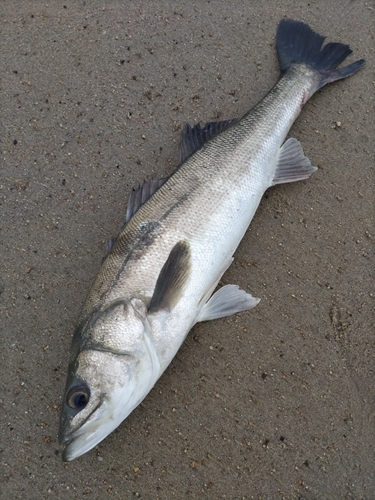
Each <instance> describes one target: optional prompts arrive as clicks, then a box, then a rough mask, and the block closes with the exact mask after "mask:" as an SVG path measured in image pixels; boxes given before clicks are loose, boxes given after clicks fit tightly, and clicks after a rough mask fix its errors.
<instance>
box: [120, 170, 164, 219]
mask: <svg viewBox="0 0 375 500" xmlns="http://www.w3.org/2000/svg"><path fill="white" fill-rule="evenodd" d="M165 181H166V178H164V179H151V180H149V181H143V184H142V185H139V186H138V187H137V188H133V189H132V192H131V193H130V196H129V201H128V208H127V210H126V221H125V222H128V221H129V220H130V219H131V218H132V217H133V215H134V214H135V213H136V212H137V210H138V209H139V207H140V206H141V205H143V203H145V202H146V201H147V200H148V199H149V198H151V196H152V195H153V194H154V193H155V191H157V190H158V189H159V188H160V186H162V185H163V184H164V182H165Z"/></svg>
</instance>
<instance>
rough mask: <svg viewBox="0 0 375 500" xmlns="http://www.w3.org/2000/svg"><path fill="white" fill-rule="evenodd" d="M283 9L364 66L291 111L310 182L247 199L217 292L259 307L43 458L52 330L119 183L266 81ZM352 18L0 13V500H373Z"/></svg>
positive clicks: (367, 24) (158, 164)
mask: <svg viewBox="0 0 375 500" xmlns="http://www.w3.org/2000/svg"><path fill="white" fill-rule="evenodd" d="M283 17H290V18H294V19H297V20H301V21H304V22H306V23H308V24H309V25H310V26H311V28H312V29H314V30H315V31H317V32H318V33H320V34H322V35H325V36H327V42H342V43H347V44H349V45H350V47H351V49H352V50H353V55H352V56H351V57H350V58H349V59H348V62H349V63H350V62H353V61H355V60H357V59H361V58H364V59H366V62H367V64H366V67H365V68H364V69H363V70H362V71H361V72H360V73H358V74H356V75H354V76H353V77H351V78H348V79H345V80H342V81H339V82H336V83H333V84H331V85H328V86H326V87H324V88H323V89H321V91H319V92H317V93H316V95H315V96H313V97H312V99H311V100H310V101H309V102H308V103H307V105H306V106H305V107H304V109H303V111H302V113H301V115H300V117H299V118H298V120H297V121H296V122H295V124H294V125H293V127H292V129H291V132H290V136H291V137H295V138H297V139H298V140H299V141H300V142H301V144H302V146H303V149H304V152H305V154H306V156H307V157H308V158H309V159H310V160H311V162H312V164H313V165H316V166H318V171H317V172H316V173H315V174H314V175H313V176H312V177H311V178H310V179H309V180H308V181H303V182H298V183H294V184H285V185H280V186H276V187H273V188H271V189H269V190H268V191H267V192H266V195H265V197H264V198H263V200H262V202H261V205H260V207H259V209H258V212H257V214H256V216H255V218H254V220H253V222H252V224H251V226H250V228H249V230H248V232H247V233H246V235H245V237H244V239H243V241H242V243H241V245H240V247H239V248H238V250H237V252H236V254H235V260H234V262H233V264H232V266H231V267H230V268H229V270H228V271H227V272H226V273H225V275H224V276H223V278H222V280H221V284H228V283H235V284H237V285H239V286H240V287H241V288H242V289H244V290H246V291H248V292H249V293H252V294H253V295H254V296H256V297H259V298H261V302H260V304H259V305H258V306H257V307H256V308H255V309H253V310H251V311H248V312H245V313H241V314H237V315H236V316H233V317H229V318H224V319H220V320H216V321H213V322H207V323H201V324H198V325H197V326H195V327H194V329H193V330H192V331H191V332H190V334H189V335H188V337H187V339H186V341H185V343H184V344H183V346H182V347H181V349H180V350H179V352H178V354H177V356H176V357H175V359H174V360H173V362H172V363H171V365H170V366H169V368H168V369H167V370H166V372H165V373H164V374H163V376H162V377H161V379H160V380H159V381H158V383H157V384H156V386H155V388H154V389H153V390H152V391H151V393H150V394H149V395H148V396H147V398H146V399H145V400H144V402H143V403H142V404H141V405H140V406H139V407H138V408H137V409H136V410H135V411H134V412H133V413H132V414H131V415H130V416H129V417H128V418H127V419H126V420H125V421H124V422H123V423H122V424H121V425H120V426H119V427H118V428H117V429H116V430H115V431H114V432H113V433H112V434H110V435H109V436H108V437H107V438H106V439H105V440H104V441H102V442H101V443H100V444H99V445H98V446H97V447H95V449H93V450H92V451H90V452H89V453H87V454H85V455H83V456H81V457H79V458H78V459H77V460H75V461H73V462H71V463H63V462H62V460H61V448H60V447H59V445H58V440H57V430H58V420H59V411H60V406H61V402H62V396H63V392H64V387H65V377H66V370H67V366H68V356H69V349H70V341H71V336H72V333H73V330H74V324H75V321H76V319H77V317H78V315H79V311H80V308H81V307H82V305H83V302H84V299H85V296H86V294H87V293H88V291H89V288H90V285H91V283H92V281H93V279H94V277H95V275H96V273H97V271H98V269H99V266H100V263H101V259H102V257H103V256H104V254H105V242H106V240H107V239H108V238H109V237H111V236H114V235H116V234H117V232H118V231H119V229H120V228H121V226H122V224H123V222H124V218H125V213H126V205H127V199H128V196H129V193H130V191H131V189H132V187H133V186H137V185H138V184H139V183H140V182H142V181H143V180H144V179H150V178H151V177H154V178H161V177H165V176H166V175H168V174H169V173H170V172H171V171H172V169H173V168H174V167H175V165H176V164H177V163H178V156H179V142H180V135H181V130H182V128H183V125H184V123H185V122H189V123H191V124H194V123H197V122H201V123H202V124H203V123H205V122H206V121H215V120H228V119H232V118H236V117H240V116H242V115H243V114H244V113H245V112H246V111H247V110H248V109H250V108H251V107H252V106H253V105H254V104H256V103H257V102H258V101H259V100H260V99H261V98H262V97H263V96H264V95H265V94H266V93H267V92H268V91H269V90H270V88H271V87H272V86H273V85H274V83H275V82H276V80H277V78H278V75H279V65H278V61H277V54H276V45H275V35H276V29H277V25H278V22H279V21H280V20H281V19H282V18H283ZM374 20H375V16H374V3H373V2H361V1H349V2H342V3H339V2H309V3H307V2H297V1H295V0H293V1H283V2H281V1H269V2H223V1H221V0H218V1H215V2H190V3H189V2H179V1H177V2H120V1H110V2H83V1H81V2H65V3H64V2H39V1H35V2H26V1H19V2H15V1H11V0H5V1H3V2H2V5H1V62H2V64H1V68H2V78H1V83H2V85H1V122H2V123H1V124H2V127H1V171H0V188H1V198H2V205H1V246H0V251H1V274H0V279H1V281H0V292H1V295H0V298H1V302H0V308H1V309H0V310H1V326H0V328H1V336H0V340H1V358H2V359H1V368H0V370H1V372H0V379H1V384H2V394H1V409H2V419H1V423H0V426H1V444H0V446H1V469H2V470H1V486H0V498H4V499H25V498H27V499H34V498H35V499H46V498H52V497H54V498H59V499H82V498H86V497H89V498H91V499H103V498H114V497H117V498H124V499H128V498H129V499H130V498H143V499H145V500H149V499H155V500H157V499H160V500H162V499H174V498H176V499H185V498H186V499H204V498H207V499H246V500H247V499H257V500H266V499H296V500H297V499H301V500H302V499H304V500H314V499H369V500H371V499H372V498H374V496H375V493H374V492H375V451H374V441H375V425H374V417H375V411H374V407H375V406H374V403H375V401H374V399H375V385H374V366H375V345H374V344H375V342H374V331H375V325H374V293H375V291H374V280H373V278H374V277H373V266H374V258H373V249H374V243H373V241H374V240H373V238H374V202H373V199H374V153H373V151H374V149H373V138H374V135H375V134H374V132H375V130H374V128H375V127H374V80H375V74H374ZM188 216H189V214H186V217H188Z"/></svg>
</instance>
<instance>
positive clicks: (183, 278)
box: [59, 18, 365, 461]
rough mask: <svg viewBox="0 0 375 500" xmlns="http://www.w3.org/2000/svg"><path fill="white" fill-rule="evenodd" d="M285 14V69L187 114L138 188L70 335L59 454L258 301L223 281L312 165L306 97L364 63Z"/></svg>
mask: <svg viewBox="0 0 375 500" xmlns="http://www.w3.org/2000/svg"><path fill="white" fill-rule="evenodd" d="M324 40H325V37H323V36H321V35H319V34H318V33H316V32H314V31H313V30H312V29H311V28H310V27H309V26H308V25H307V24H304V23H303V22H300V21H296V20H293V19H286V18H285V19H282V20H281V21H280V23H279V25H278V28H277V34H276V42H277V52H278V57H279V62H280V68H281V72H280V78H279V79H278V81H277V83H276V84H275V85H274V87H273V88H272V89H271V90H270V91H269V93H268V94H267V95H266V96H265V97H264V98H263V99H262V100H261V101H260V102H259V103H258V104H256V105H255V106H254V107H253V108H252V109H250V111H248V112H247V113H246V114H245V115H244V116H243V117H242V118H241V119H231V120H227V121H221V122H209V123H207V124H206V125H205V126H201V125H200V124H196V125H194V126H190V125H188V124H186V125H185V126H184V129H183V133H182V139H181V150H180V162H179V165H178V166H177V167H176V168H175V170H174V171H173V172H172V174H171V175H170V176H169V177H167V178H166V179H151V180H150V181H148V182H144V183H143V184H142V185H140V186H139V187H138V188H136V189H133V191H132V192H131V194H130V198H129V203H128V209H127V213H126V221H125V224H124V226H123V227H122V229H121V230H120V232H119V234H118V236H117V237H116V238H114V239H112V240H110V243H109V248H108V254H107V255H106V256H105V257H104V259H103V262H102V264H101V267H100V270H99V273H98V275H97V277H96V279H95V281H94V283H93V285H92V287H91V290H90V291H89V294H88V296H87V299H86V301H85V303H84V305H83V307H82V311H81V313H80V316H79V318H78V321H77V324H76V328H75V331H74V334H73V338H72V345H71V351H70V359H69V366H68V372H67V382H66V388H65V393H64V396H63V401H62V406H61V415H60V428H59V441H60V444H61V445H62V447H63V453H62V459H63V460H64V461H71V460H74V459H76V458H77V457H79V456H81V455H82V454H84V453H86V452H88V451H89V450H91V449H92V448H93V447H94V446H96V445H97V444H98V443H100V442H101V441H102V440H103V439H104V438H105V437H106V436H108V434H110V433H111V432H112V431H113V430H114V429H115V428H116V427H118V426H119V425H120V423H121V422H122V421H123V420H124V419H125V418H126V417H127V416H128V415H129V414H130V413H131V412H132V411H133V410H134V409H135V408H136V407H137V406H138V405H139V404H140V403H141V401H143V399H144V398H145V397H146V396H147V394H148V393H149V392H150V391H151V389H152V388H153V386H154V385H155V383H156V381H157V380H158V379H159V377H160V376H161V375H162V373H163V372H164V371H165V369H166V368H167V366H168V365H169V364H170V362H171V361H172V359H173V358H174V356H175V355H176V353H177V351H178V349H179V348H180V346H181V344H182V343H183V342H184V339H185V338H186V336H187V334H188V332H189V331H190V330H191V329H192V327H193V326H194V325H195V324H196V323H198V322H201V321H210V320H215V319H218V318H223V317H225V316H229V315H232V314H236V313H240V312H242V311H247V310H250V309H252V308H253V307H255V306H256V305H257V304H258V302H259V299H258V298H255V297H253V296H252V295H251V294H250V293H248V292H246V291H244V290H241V289H240V288H239V287H238V286H237V285H232V284H229V285H225V286H222V287H221V288H219V289H218V290H217V291H215V290H216V288H217V285H218V284H219V281H220V279H221V277H222V275H223V274H224V273H225V271H226V270H227V269H228V267H229V266H230V265H231V263H232V261H233V255H234V253H235V250H236V248H237V246H238V245H239V243H240V241H241V240H242V238H243V236H244V234H245V232H246V230H247V228H248V226H249V224H250V222H251V220H252V218H253V216H254V214H255V212H256V210H257V207H258V205H259V203H260V200H261V198H262V196H263V194H264V192H265V191H266V190H267V189H268V188H270V187H271V186H275V185H278V184H282V183H286V182H295V181H300V180H306V179H308V178H309V177H310V175H311V174H312V173H313V172H315V171H316V170H317V169H316V167H314V166H312V164H311V163H310V161H309V159H308V158H306V157H305V155H304V153H303V150H302V146H301V144H300V142H299V141H297V140H296V139H294V138H289V139H287V140H285V139H286V137H287V134H288V132H289V129H290V128H291V126H292V124H293V122H294V121H295V119H296V118H297V116H298V115H299V113H300V112H301V110H302V108H303V106H304V105H305V104H306V102H307V101H308V99H309V98H310V97H311V96H312V95H313V94H314V93H315V92H316V91H317V90H318V89H320V88H321V87H323V86H324V85H326V84H328V83H331V82H334V81H336V80H340V79H342V78H346V77H348V76H351V75H353V74H354V73H356V72H357V71H359V70H360V69H361V68H362V67H363V66H364V64H365V61H364V60H363V59H361V60H358V61H356V62H353V63H351V64H349V65H348V66H344V67H340V68H339V67H338V66H339V65H340V64H341V63H342V62H343V61H344V60H345V59H346V58H347V57H348V56H349V55H350V54H351V53H352V51H351V50H350V48H349V46H348V45H344V44H342V43H327V44H325V45H324Z"/></svg>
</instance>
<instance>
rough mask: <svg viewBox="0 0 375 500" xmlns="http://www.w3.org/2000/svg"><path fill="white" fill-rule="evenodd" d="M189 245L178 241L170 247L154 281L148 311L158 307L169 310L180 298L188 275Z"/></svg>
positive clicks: (189, 266)
mask: <svg viewBox="0 0 375 500" xmlns="http://www.w3.org/2000/svg"><path fill="white" fill-rule="evenodd" d="M190 268H191V262H190V247H189V244H188V242H187V241H179V242H178V243H176V244H175V246H174V247H173V248H172V250H171V252H170V254H169V256H168V259H167V261H166V263H165V264H164V266H163V267H162V269H161V271H160V274H159V277H158V279H157V281H156V285H155V290H154V294H153V296H152V299H151V302H150V305H149V308H148V310H149V313H150V314H152V313H154V312H156V311H158V310H159V309H166V310H168V311H170V310H171V309H173V306H174V305H175V304H176V303H177V302H178V300H179V299H180V297H181V295H182V293H183V290H184V286H185V284H186V281H187V279H188V278H189V275H190Z"/></svg>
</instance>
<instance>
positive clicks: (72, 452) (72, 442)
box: [59, 401, 107, 462]
mask: <svg viewBox="0 0 375 500" xmlns="http://www.w3.org/2000/svg"><path fill="white" fill-rule="evenodd" d="M103 403H104V401H100V402H99V403H98V404H97V405H96V407H95V408H94V409H93V410H92V412H91V413H90V414H89V415H88V416H87V418H86V420H85V422H84V423H83V424H81V425H80V426H79V427H78V428H77V429H76V430H74V431H72V432H69V434H67V435H65V434H64V433H63V432H62V431H61V432H60V435H59V442H60V445H61V446H63V447H64V450H63V452H62V459H63V461H64V462H70V461H71V460H74V459H75V458H77V457H79V456H80V455H83V454H84V453H86V452H87V451H89V450H91V448H93V447H94V446H95V445H96V444H98V443H99V442H100V441H101V440H102V439H103V437H102V433H100V432H99V433H98V432H97V431H98V429H100V428H101V427H102V426H103V418H104V415H105V413H106V406H107V405H106V404H104V405H103ZM98 434H99V437H98ZM104 437H105V436H104Z"/></svg>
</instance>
